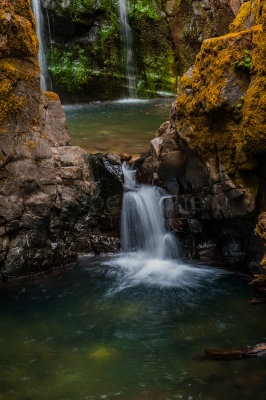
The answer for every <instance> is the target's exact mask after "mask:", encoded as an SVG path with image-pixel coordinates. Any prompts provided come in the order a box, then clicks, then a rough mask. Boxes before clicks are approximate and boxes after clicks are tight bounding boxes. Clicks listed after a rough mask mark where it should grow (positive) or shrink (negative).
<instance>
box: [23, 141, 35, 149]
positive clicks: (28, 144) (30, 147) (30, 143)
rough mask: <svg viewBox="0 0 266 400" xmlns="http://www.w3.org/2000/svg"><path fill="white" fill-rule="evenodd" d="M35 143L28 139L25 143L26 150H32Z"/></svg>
mask: <svg viewBox="0 0 266 400" xmlns="http://www.w3.org/2000/svg"><path fill="white" fill-rule="evenodd" d="M35 147H36V145H35V143H34V142H33V141H31V140H29V141H28V142H27V143H26V145H25V148H26V150H27V151H29V152H32V151H33V150H34V149H35Z"/></svg>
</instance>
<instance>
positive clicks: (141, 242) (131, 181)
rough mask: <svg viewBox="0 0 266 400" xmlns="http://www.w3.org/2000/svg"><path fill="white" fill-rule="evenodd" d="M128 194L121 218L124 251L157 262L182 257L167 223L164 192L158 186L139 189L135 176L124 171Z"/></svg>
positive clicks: (131, 171) (143, 186) (126, 194)
mask: <svg viewBox="0 0 266 400" xmlns="http://www.w3.org/2000/svg"><path fill="white" fill-rule="evenodd" d="M123 172H124V186H125V194H124V198H123V207H122V218H121V220H122V221H121V242H122V251H123V252H130V251H139V250H140V251H143V252H145V253H147V254H149V255H151V254H152V255H153V256H154V257H156V258H158V259H162V260H164V259H174V258H178V257H179V250H178V249H179V246H178V243H177V240H176V238H175V236H174V235H173V234H172V233H171V232H169V231H167V229H166V228H165V221H164V209H163V199H164V197H165V195H166V193H165V191H164V190H163V189H161V188H158V187H156V186H150V185H140V184H138V183H137V182H136V179H135V172H134V171H133V170H131V169H130V168H129V167H128V166H127V165H125V166H124V167H123Z"/></svg>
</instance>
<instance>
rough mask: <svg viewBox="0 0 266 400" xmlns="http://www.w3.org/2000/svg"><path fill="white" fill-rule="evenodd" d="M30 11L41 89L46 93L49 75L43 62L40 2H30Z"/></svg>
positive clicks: (43, 49) (34, 0)
mask: <svg viewBox="0 0 266 400" xmlns="http://www.w3.org/2000/svg"><path fill="white" fill-rule="evenodd" d="M31 6H32V11H33V14H34V18H35V21H36V28H37V37H38V40H39V53H38V58H39V64H40V69H41V88H42V89H43V90H44V91H46V90H49V84H50V82H49V74H48V68H47V64H46V60H45V46H44V26H43V14H42V8H41V1H40V0H31Z"/></svg>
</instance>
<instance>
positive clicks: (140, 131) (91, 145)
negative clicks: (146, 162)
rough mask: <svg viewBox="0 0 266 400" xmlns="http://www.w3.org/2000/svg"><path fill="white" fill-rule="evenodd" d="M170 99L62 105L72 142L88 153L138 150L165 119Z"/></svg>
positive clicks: (144, 145)
mask: <svg viewBox="0 0 266 400" xmlns="http://www.w3.org/2000/svg"><path fill="white" fill-rule="evenodd" d="M172 101H173V99H169V98H166V99H155V100H136V99H133V100H126V99H125V100H118V101H108V102H92V103H88V104H76V105H65V106H64V111H65V114H66V117H67V122H68V128H69V132H70V136H71V139H72V144H73V145H75V146H80V147H82V148H83V149H84V150H87V151H88V152H90V153H97V152H100V153H110V152H111V153H117V154H119V153H130V154H138V153H141V152H144V151H146V150H147V149H148V147H149V142H150V140H151V139H152V138H153V137H154V134H155V132H156V130H157V129H158V128H159V127H160V125H161V124H162V123H163V122H165V121H166V120H168V119H169V113H170V105H171V102H172Z"/></svg>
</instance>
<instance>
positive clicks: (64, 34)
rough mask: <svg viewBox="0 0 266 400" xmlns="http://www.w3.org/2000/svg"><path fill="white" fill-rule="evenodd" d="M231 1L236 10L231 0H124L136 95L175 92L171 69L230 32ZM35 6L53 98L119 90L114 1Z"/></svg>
mask: <svg viewBox="0 0 266 400" xmlns="http://www.w3.org/2000/svg"><path fill="white" fill-rule="evenodd" d="M238 2H240V0H238ZM231 3H232V6H234V9H237V7H238V4H237V1H236V0H231V2H229V0H204V1H195V0H189V1H187V0H186V1H185V0H178V1H176V0H168V1H167V0H160V1H153V0H137V1H128V2H127V5H128V14H129V23H130V26H131V29H132V34H133V38H134V43H133V48H134V60H135V66H136V75H137V82H138V84H137V92H138V95H139V96H140V97H141V96H145V97H147V96H151V97H152V96H156V91H164V92H172V93H174V92H175V91H176V88H177V80H178V76H180V74H182V73H183V72H184V71H185V70H187V69H188V68H189V67H190V66H191V65H192V64H193V63H194V61H195V57H196V54H197V53H198V52H199V50H200V46H201V44H202V42H203V40H205V39H207V38H209V37H213V36H219V35H223V34H225V33H227V32H228V31H229V25H230V23H231V22H232V21H233V18H234V14H233V11H232V8H231ZM42 5H43V7H44V17H45V21H46V42H47V54H48V64H49V69H50V75H51V78H52V81H53V85H54V89H55V90H56V92H58V93H59V94H60V98H61V99H62V100H64V101H70V100H72V99H73V100H76V99H77V98H78V100H79V101H80V100H81V99H82V100H88V99H89V100H92V99H93V100H95V99H97V100H105V99H107V100H110V98H117V97H121V95H123V94H125V88H124V87H123V85H124V76H125V64H124V62H123V60H124V58H125V55H123V49H122V41H121V34H120V23H119V13H118V1H113V0H100V1H96V0H92V1H86V2H85V1H83V0H75V1H73V0H69V1H65V0H42ZM239 6H240V4H239ZM88 89H89V90H88ZM126 94H128V93H126Z"/></svg>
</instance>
